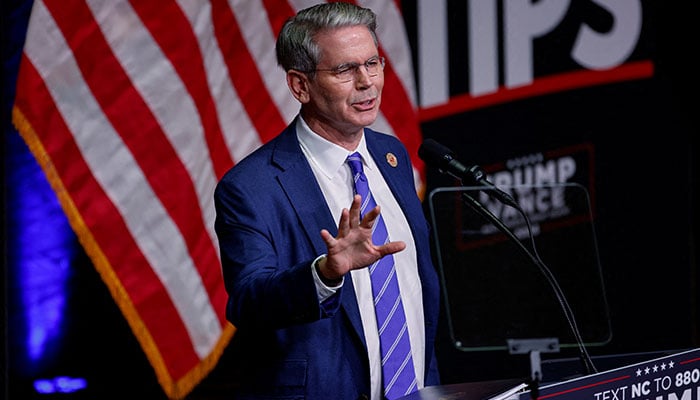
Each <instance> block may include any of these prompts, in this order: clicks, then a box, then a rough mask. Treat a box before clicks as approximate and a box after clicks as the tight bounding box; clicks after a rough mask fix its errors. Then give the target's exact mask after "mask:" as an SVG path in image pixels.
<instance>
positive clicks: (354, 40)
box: [304, 26, 384, 138]
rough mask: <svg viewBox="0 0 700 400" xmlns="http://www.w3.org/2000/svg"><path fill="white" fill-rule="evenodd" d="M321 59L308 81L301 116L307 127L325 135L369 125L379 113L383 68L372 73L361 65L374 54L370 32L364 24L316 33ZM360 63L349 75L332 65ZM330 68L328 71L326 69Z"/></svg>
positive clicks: (359, 128)
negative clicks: (306, 95) (344, 76)
mask: <svg viewBox="0 0 700 400" xmlns="http://www.w3.org/2000/svg"><path fill="white" fill-rule="evenodd" d="M316 43H317V44H318V45H319V47H320V48H321V59H320V60H319V64H318V66H317V69H318V70H320V71H317V72H316V76H315V78H314V79H312V80H310V81H309V86H308V90H309V99H308V102H307V103H306V104H304V119H305V120H306V121H307V123H308V124H309V126H310V127H311V129H313V130H314V131H317V132H319V131H320V132H325V133H326V135H323V136H327V135H330V136H331V138H332V137H337V135H341V136H347V135H353V134H357V133H358V132H361V130H362V128H364V127H365V126H368V125H371V124H372V123H373V122H374V121H375V120H376V119H377V115H378V113H379V103H380V102H381V94H382V88H383V87H384V71H383V70H382V68H381V67H380V68H379V69H378V72H377V71H375V74H376V75H374V76H372V75H371V74H370V73H369V72H368V71H367V69H366V68H365V66H364V65H361V64H365V62H367V60H370V59H374V61H376V58H377V56H378V55H379V54H378V49H377V46H375V44H374V40H373V39H372V35H371V34H370V32H369V30H367V28H366V27H364V26H353V27H346V28H339V29H334V30H329V31H325V32H322V33H320V34H318V35H317V36H316ZM352 64H354V65H357V64H360V66H359V67H358V68H356V69H354V70H353V71H351V75H352V79H350V80H349V81H347V82H344V80H345V79H347V77H346V78H343V77H340V76H339V75H338V74H336V73H335V72H334V71H332V70H333V69H336V68H337V67H339V66H342V65H346V66H347V65H352ZM329 70H330V71H329Z"/></svg>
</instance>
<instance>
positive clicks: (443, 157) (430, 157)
mask: <svg viewBox="0 0 700 400" xmlns="http://www.w3.org/2000/svg"><path fill="white" fill-rule="evenodd" d="M418 157H420V158H421V160H423V161H425V162H426V164H428V165H432V166H433V167H438V168H441V167H444V166H445V165H446V164H448V163H449V162H450V160H452V158H453V156H452V151H451V150H450V149H448V148H447V147H445V146H443V145H442V144H440V143H438V142H436V141H435V140H433V139H425V140H424V141H423V143H422V144H421V145H420V147H419V148H418Z"/></svg>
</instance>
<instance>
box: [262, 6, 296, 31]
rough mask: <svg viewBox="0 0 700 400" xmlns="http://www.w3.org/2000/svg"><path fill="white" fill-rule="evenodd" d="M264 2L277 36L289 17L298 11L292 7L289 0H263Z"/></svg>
mask: <svg viewBox="0 0 700 400" xmlns="http://www.w3.org/2000/svg"><path fill="white" fill-rule="evenodd" d="M262 2H263V4H264V5H265V9H266V10H267V15H268V19H269V21H270V26H271V27H272V32H273V33H274V34H275V38H277V36H278V35H279V33H280V31H281V30H282V26H284V23H285V22H287V19H289V18H290V17H292V16H294V14H296V11H294V9H292V7H291V6H290V5H289V2H288V1H287V0H262Z"/></svg>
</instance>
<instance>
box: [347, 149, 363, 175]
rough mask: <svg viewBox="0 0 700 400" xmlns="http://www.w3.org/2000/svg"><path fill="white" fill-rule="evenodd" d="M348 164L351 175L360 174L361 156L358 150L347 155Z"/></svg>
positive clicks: (361, 171) (361, 169)
mask: <svg viewBox="0 0 700 400" xmlns="http://www.w3.org/2000/svg"><path fill="white" fill-rule="evenodd" d="M346 161H347V163H348V165H349V166H350V171H352V174H353V175H357V174H362V173H363V172H364V171H363V168H362V156H361V155H360V153H358V152H354V153H352V154H350V155H349V156H348V158H347V159H346Z"/></svg>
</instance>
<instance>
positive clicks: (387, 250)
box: [377, 241, 406, 257]
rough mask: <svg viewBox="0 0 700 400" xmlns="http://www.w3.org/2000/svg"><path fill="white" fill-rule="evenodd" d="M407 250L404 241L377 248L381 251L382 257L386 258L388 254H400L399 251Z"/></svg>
mask: <svg viewBox="0 0 700 400" xmlns="http://www.w3.org/2000/svg"><path fill="white" fill-rule="evenodd" d="M405 248H406V243H404V242H402V241H396V242H389V243H387V244H384V245H382V246H377V251H379V253H380V254H381V256H382V257H384V256H386V255H388V254H394V253H398V252H399V251H402V250H403V249H405Z"/></svg>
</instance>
